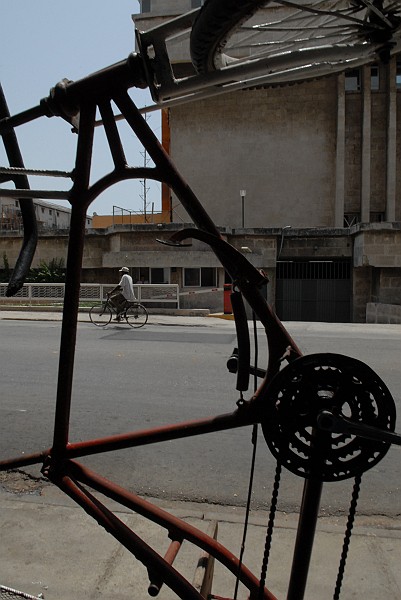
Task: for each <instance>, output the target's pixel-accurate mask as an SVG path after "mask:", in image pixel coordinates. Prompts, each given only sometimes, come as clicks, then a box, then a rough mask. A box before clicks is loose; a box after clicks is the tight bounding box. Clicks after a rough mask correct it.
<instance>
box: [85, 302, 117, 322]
mask: <svg viewBox="0 0 401 600" xmlns="http://www.w3.org/2000/svg"><path fill="white" fill-rule="evenodd" d="M111 317H112V313H111V310H110V308H109V307H108V306H107V304H101V305H96V306H92V308H91V309H90V311H89V318H90V320H91V322H92V323H93V324H94V325H96V326H97V327H105V325H108V324H109V323H110V321H111Z"/></svg>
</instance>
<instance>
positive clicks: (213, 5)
mask: <svg viewBox="0 0 401 600" xmlns="http://www.w3.org/2000/svg"><path fill="white" fill-rule="evenodd" d="M190 44H191V58H192V62H193V65H194V67H195V69H196V70H197V72H198V73H207V72H211V71H216V70H219V69H222V68H224V67H226V66H230V65H237V66H239V65H241V64H243V65H244V68H245V66H247V65H248V67H249V68H251V69H255V66H257V63H259V62H260V63H261V64H262V63H263V65H264V64H265V66H266V71H265V75H266V74H269V78H270V75H271V81H272V85H274V84H278V83H291V82H294V81H301V80H305V79H311V78H316V77H322V76H324V75H328V74H331V73H333V72H340V71H343V70H346V69H350V68H355V67H357V66H361V65H363V64H367V63H369V62H373V61H375V60H378V59H379V58H380V59H383V60H387V59H388V57H389V55H390V53H391V54H393V53H398V52H399V51H400V50H401V6H400V3H399V2H395V1H394V0H374V1H373V2H372V0H293V1H287V0H275V1H272V0H270V1H266V0H265V1H261V0H206V2H205V4H204V5H203V7H202V9H201V11H200V13H199V15H198V17H197V19H196V21H195V23H194V25H193V27H192V32H191V42H190ZM260 76H261V75H260ZM269 78H268V79H269ZM257 80H258V75H255V77H254V78H252V77H250V82H251V83H252V86H255V85H257V83H258V81H257ZM265 85H269V82H267V83H266V84H265Z"/></svg>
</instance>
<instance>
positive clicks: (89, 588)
mask: <svg viewBox="0 0 401 600" xmlns="http://www.w3.org/2000/svg"><path fill="white" fill-rule="evenodd" d="M1 475H2V478H3V486H0V514H1V517H0V524H1V553H2V554H1V561H0V584H1V585H5V586H7V587H11V588H14V589H17V590H20V591H23V592H25V593H29V594H32V595H35V596H39V594H43V597H44V598H45V599H46V600H56V599H57V600H78V599H82V600H84V599H85V600H86V599H88V600H89V599H93V600H95V599H105V600H106V599H111V598H113V599H115V600H125V599H128V598H130V599H133V598H135V599H137V598H141V599H142V598H147V597H148V595H147V587H148V584H149V580H148V577H147V572H146V569H145V568H144V567H143V566H142V565H141V564H140V563H139V562H138V561H137V560H136V559H135V558H134V557H133V556H131V555H130V554H129V553H128V552H127V551H126V550H125V549H124V548H123V547H121V546H119V544H118V543H117V542H115V541H114V540H113V538H112V537H111V536H110V535H109V534H107V533H106V532H105V531H104V530H103V529H102V528H100V527H99V526H98V525H97V524H96V523H95V522H94V521H92V520H91V519H90V518H89V517H88V516H87V515H86V514H85V513H84V511H83V510H82V509H81V508H79V507H77V506H75V505H74V504H73V502H72V501H71V500H70V499H69V498H68V497H67V496H65V495H63V494H62V493H61V492H60V491H59V490H58V489H57V488H55V487H54V486H52V485H48V484H47V483H46V484H44V486H43V482H42V483H41V484H38V483H37V482H36V483H35V482H34V481H33V480H31V481H30V482H29V481H28V482H27V481H26V480H25V482H24V481H23V482H22V483H20V484H18V481H17V480H16V477H17V476H14V478H13V479H12V481H11V482H10V481H9V482H7V481H6V482H4V478H5V477H6V475H5V474H1ZM0 481H1V479H0ZM24 484H25V485H26V487H25V491H21V489H23V488H24ZM42 486H43V487H42ZM7 489H8V490H13V491H7ZM156 503H157V504H158V505H159V506H162V507H163V508H165V509H166V510H169V511H171V512H172V513H173V514H174V515H176V516H178V517H181V518H184V519H185V520H186V521H188V522H189V523H191V524H192V525H195V526H196V527H198V528H199V529H201V530H202V531H206V530H207V526H208V523H209V522H210V521H211V520H217V521H218V527H219V530H218V540H219V541H220V542H222V543H223V544H224V545H226V546H227V547H228V548H229V549H230V550H231V551H232V552H234V553H235V554H236V555H237V556H238V554H239V548H240V544H241V538H242V520H243V513H244V511H243V509H242V508H238V507H237V508H235V507H229V506H212V505H206V504H196V503H183V502H167V501H160V500H159V501H156ZM111 507H112V508H113V509H114V510H116V512H117V513H118V516H119V517H120V518H121V519H122V520H123V521H124V522H125V523H127V524H128V525H129V526H130V527H131V528H132V529H133V530H134V531H135V532H136V533H137V534H138V535H140V536H141V537H142V536H143V537H144V539H145V541H148V542H149V543H150V545H151V546H152V547H153V548H154V549H156V550H158V551H159V552H161V553H162V554H163V553H164V551H165V550H166V548H167V545H168V543H169V540H168V538H167V533H166V532H165V530H162V529H161V528H160V527H158V526H157V525H154V524H149V522H147V521H145V520H144V519H143V518H142V517H138V516H137V515H135V514H132V513H129V512H128V511H126V509H124V508H122V507H117V506H116V505H114V506H111ZM267 519H268V514H267V512H264V511H255V512H252V513H251V518H250V525H249V531H248V543H247V550H246V552H245V557H244V563H245V564H246V565H247V566H249V567H250V568H251V570H252V571H253V572H254V573H255V574H257V575H259V572H260V563H261V559H262V552H263V547H264V538H265V532H266V523H267ZM296 525H297V515H291V514H285V513H279V514H278V515H277V519H276V529H275V535H274V537H273V546H272V555H271V560H270V563H269V569H268V582H269V583H268V587H269V589H271V591H272V592H273V593H274V594H275V595H276V596H277V597H278V598H285V595H286V585H287V583H288V570H289V565H290V560H291V556H292V550H293V544H294V535H295V529H296ZM344 527H345V519H344V518H343V517H341V518H339V517H325V518H321V519H320V521H319V526H318V532H317V537H316V545H315V551H314V555H313V557H312V567H311V572H310V577H309V583H308V588H307V592H306V595H305V598H306V599H307V600H324V599H326V598H327V599H328V598H332V596H333V591H334V585H335V580H336V572H337V568H338V562H339V558H340V553H341V546H342V540H343V535H344ZM199 556H200V550H198V549H197V548H194V547H193V546H191V545H190V544H189V543H188V542H186V543H184V545H183V547H182V549H181V550H180V552H179V554H178V557H177V559H176V563H175V565H176V567H177V568H178V569H180V571H181V572H182V573H183V574H184V575H185V576H186V577H187V578H188V579H189V580H190V581H192V578H193V574H194V571H195V565H196V563H197V561H198V559H199ZM400 558H401V519H395V520H393V519H387V518H384V517H369V518H367V517H362V516H361V517H357V521H356V524H355V528H354V535H353V536H352V539H351V548H350V553H349V558H348V562H347V568H346V573H345V578H344V584H343V588H342V596H341V598H343V599H344V600H348V599H351V598H352V599H359V598H360V599H363V600H381V599H382V598H386V600H399V599H400V598H401V571H400V568H399V565H400ZM233 585H234V583H233V578H232V576H231V574H229V573H228V572H227V571H226V570H225V569H224V568H223V567H221V566H220V565H218V564H216V566H215V575H214V579H213V593H214V594H216V595H223V596H226V597H227V596H229V597H232V596H233ZM159 597H160V598H162V599H163V600H170V599H173V598H176V596H175V595H174V594H173V593H172V592H171V590H169V589H168V588H167V587H163V589H162V591H161V593H160V596H159ZM245 597H246V595H245V591H244V590H242V593H240V594H239V596H238V598H239V599H240V598H245Z"/></svg>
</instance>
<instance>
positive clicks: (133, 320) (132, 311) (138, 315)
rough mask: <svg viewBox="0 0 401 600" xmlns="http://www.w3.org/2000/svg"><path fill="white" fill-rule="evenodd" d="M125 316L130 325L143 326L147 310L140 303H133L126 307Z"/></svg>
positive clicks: (146, 317)
mask: <svg viewBox="0 0 401 600" xmlns="http://www.w3.org/2000/svg"><path fill="white" fill-rule="evenodd" d="M125 318H126V319H127V323H128V325H131V327H143V326H144V325H145V324H146V323H147V321H148V311H147V310H146V308H145V307H144V306H142V304H133V305H132V306H130V307H129V308H127V310H126V312H125Z"/></svg>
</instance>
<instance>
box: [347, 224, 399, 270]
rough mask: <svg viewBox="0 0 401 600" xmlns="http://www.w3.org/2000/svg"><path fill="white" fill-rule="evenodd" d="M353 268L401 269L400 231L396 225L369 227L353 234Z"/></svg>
mask: <svg viewBox="0 0 401 600" xmlns="http://www.w3.org/2000/svg"><path fill="white" fill-rule="evenodd" d="M354 266H355V267H366V266H372V267H401V229H400V228H399V224H396V225H394V226H393V225H390V224H388V225H382V224H380V225H379V224H378V225H376V226H374V225H371V226H370V227H369V229H368V230H364V229H362V230H361V231H359V232H358V233H356V234H355V241H354Z"/></svg>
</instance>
